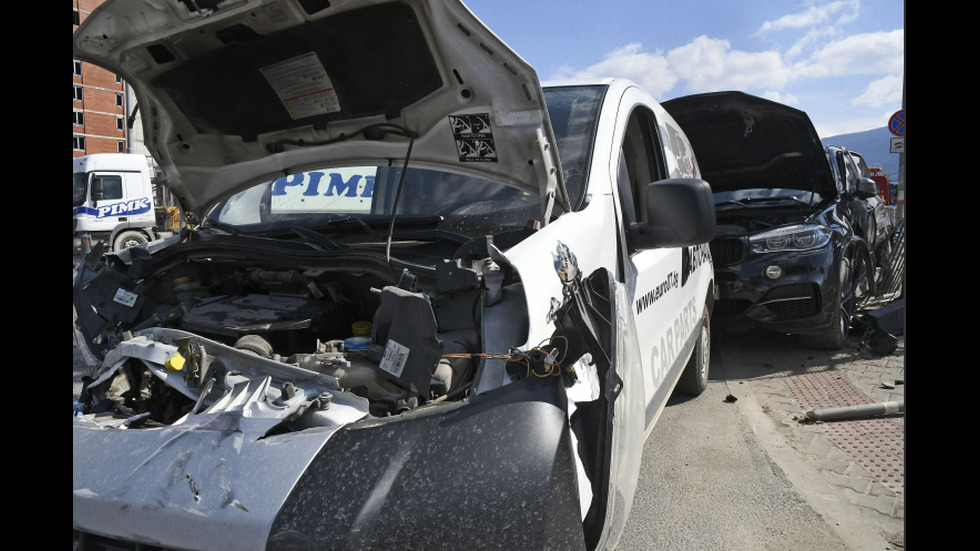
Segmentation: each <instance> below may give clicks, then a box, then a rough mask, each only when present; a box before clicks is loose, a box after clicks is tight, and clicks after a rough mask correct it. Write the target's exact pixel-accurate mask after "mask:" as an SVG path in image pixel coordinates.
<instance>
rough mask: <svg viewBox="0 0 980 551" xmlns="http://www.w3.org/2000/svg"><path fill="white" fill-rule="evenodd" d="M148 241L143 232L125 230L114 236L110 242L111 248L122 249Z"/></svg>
mask: <svg viewBox="0 0 980 551" xmlns="http://www.w3.org/2000/svg"><path fill="white" fill-rule="evenodd" d="M149 241H150V240H149V239H147V238H146V235H144V234H143V232H139V231H135V230H126V231H124V232H121V233H120V234H119V235H117V236H116V240H115V241H113V242H112V250H113V251H121V250H123V249H128V248H130V247H135V246H136V245H143V244H144V243H149Z"/></svg>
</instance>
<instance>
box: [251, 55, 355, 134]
mask: <svg viewBox="0 0 980 551" xmlns="http://www.w3.org/2000/svg"><path fill="white" fill-rule="evenodd" d="M261 71H262V75H263V76H265V79H266V80H267V81H268V82H269V84H270V85H272V89H273V90H275V92H276V95H278V96H279V99H280V100H281V101H282V104H283V106H284V107H285V108H286V111H288V112H289V116H290V117H292V118H293V120H297V119H302V118H306V117H313V116H316V115H323V114H325V113H333V112H336V111H340V101H339V100H338V99H337V94H336V92H334V89H333V83H331V82H330V77H329V76H328V75H327V71H326V69H324V68H323V64H322V63H320V58H318V57H317V55H316V54H315V53H313V52H310V53H308V54H304V55H301V56H298V57H294V58H292V59H287V60H285V61H280V62H279V63H274V64H272V65H268V66H266V67H263V68H262V69H261Z"/></svg>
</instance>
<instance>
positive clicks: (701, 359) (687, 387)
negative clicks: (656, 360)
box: [676, 306, 711, 396]
mask: <svg viewBox="0 0 980 551" xmlns="http://www.w3.org/2000/svg"><path fill="white" fill-rule="evenodd" d="M710 366H711V315H710V314H709V313H708V308H707V306H705V308H704V314H703V315H702V316H701V330H700V332H699V333H698V342H697V344H696V345H694V351H693V352H691V359H690V360H688V361H687V365H686V366H684V372H683V373H681V378H680V380H678V381H677V387H676V389H677V392H678V393H680V394H683V395H685V396H700V395H701V393H702V392H704V390H705V389H706V388H708V370H709V368H710Z"/></svg>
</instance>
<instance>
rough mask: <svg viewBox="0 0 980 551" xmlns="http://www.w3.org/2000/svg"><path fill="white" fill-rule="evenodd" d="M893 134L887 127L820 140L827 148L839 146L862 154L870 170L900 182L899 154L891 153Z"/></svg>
mask: <svg viewBox="0 0 980 551" xmlns="http://www.w3.org/2000/svg"><path fill="white" fill-rule="evenodd" d="M892 137H893V136H892V133H891V132H890V131H889V130H888V128H887V127H885V126H882V127H881V128H873V129H871V130H865V131H864V132H854V133H851V134H839V135H837V136H830V137H827V138H823V139H821V140H820V143H822V144H823V145H824V146H825V147H826V146H828V145H839V146H841V147H844V148H846V149H848V150H850V151H856V152H857V153H860V154H861V155H862V156H863V157H864V160H865V161H866V162H867V163H868V167H870V168H880V169H882V170H883V171H884V172H885V174H886V175H887V176H888V179H889V180H891V181H892V182H897V181H898V153H891V151H890V150H891V139H892Z"/></svg>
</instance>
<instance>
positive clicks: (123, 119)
mask: <svg viewBox="0 0 980 551" xmlns="http://www.w3.org/2000/svg"><path fill="white" fill-rule="evenodd" d="M102 2H103V0H72V11H73V17H74V20H73V24H72V32H75V30H76V29H78V25H79V24H80V23H81V22H82V21H84V20H85V18H86V17H88V14H89V13H91V11H92V10H94V9H95V8H96V7H98V6H99V4H101V3H102ZM127 88H128V87H127V86H126V83H125V82H123V80H122V79H121V78H119V76H117V75H115V74H114V73H111V72H109V71H106V70H105V69H102V68H100V67H96V66H95V65H92V64H90V63H83V62H80V61H78V60H77V59H72V106H71V109H72V127H71V133H72V157H81V156H82V155H87V154H90V153H143V151H140V150H139V146H138V143H137V142H140V143H141V142H142V136H140V137H139V138H140V139H139V140H136V139H135V138H136V136H134V133H133V132H132V130H131V129H130V128H129V125H128V124H127V116H128V114H130V113H132V103H133V102H132V100H131V99H130V96H131V94H130V92H129V91H128V89H127Z"/></svg>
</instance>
